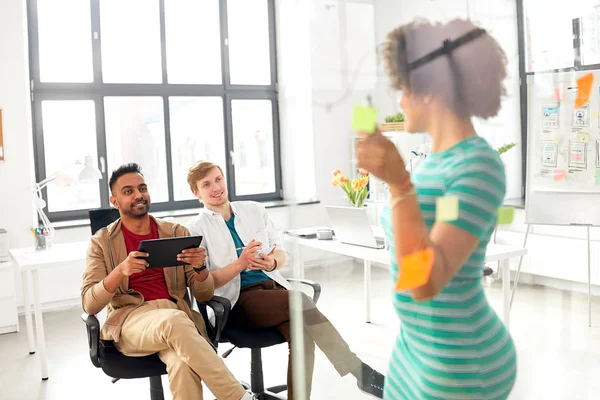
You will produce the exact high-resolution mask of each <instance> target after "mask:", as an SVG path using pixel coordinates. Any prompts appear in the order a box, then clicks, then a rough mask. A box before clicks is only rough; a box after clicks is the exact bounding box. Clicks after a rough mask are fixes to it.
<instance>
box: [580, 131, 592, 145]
mask: <svg viewBox="0 0 600 400" xmlns="http://www.w3.org/2000/svg"><path fill="white" fill-rule="evenodd" d="M577 141H578V142H583V143H589V141H590V135H589V134H588V133H586V132H577Z"/></svg>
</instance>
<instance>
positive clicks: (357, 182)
mask: <svg viewBox="0 0 600 400" xmlns="http://www.w3.org/2000/svg"><path fill="white" fill-rule="evenodd" d="M362 188H363V185H362V182H361V180H360V179H354V180H353V181H352V189H354V190H355V191H357V192H358V191H359V190H360V189H362Z"/></svg>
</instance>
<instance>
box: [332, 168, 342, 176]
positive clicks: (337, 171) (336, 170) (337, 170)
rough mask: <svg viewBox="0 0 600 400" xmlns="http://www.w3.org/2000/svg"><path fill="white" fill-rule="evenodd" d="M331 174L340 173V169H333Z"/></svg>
mask: <svg viewBox="0 0 600 400" xmlns="http://www.w3.org/2000/svg"><path fill="white" fill-rule="evenodd" d="M332 174H333V176H338V175H341V174H342V171H340V170H339V169H334V170H333V172H332Z"/></svg>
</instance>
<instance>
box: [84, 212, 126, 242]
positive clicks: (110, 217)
mask: <svg viewBox="0 0 600 400" xmlns="http://www.w3.org/2000/svg"><path fill="white" fill-rule="evenodd" d="M88 215H89V216H90V227H91V228H92V235H93V234H95V233H96V232H97V231H98V230H100V229H102V228H104V227H105V226H107V225H109V224H111V223H113V222H115V221H116V220H117V219H119V210H117V209H116V208H99V209H97V210H89V211H88Z"/></svg>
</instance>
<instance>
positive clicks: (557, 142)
mask: <svg viewBox="0 0 600 400" xmlns="http://www.w3.org/2000/svg"><path fill="white" fill-rule="evenodd" d="M561 140H562V138H561V137H560V136H555V137H553V138H552V141H553V142H554V144H560V142H561Z"/></svg>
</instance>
